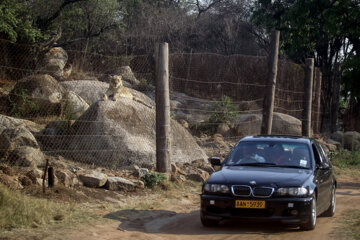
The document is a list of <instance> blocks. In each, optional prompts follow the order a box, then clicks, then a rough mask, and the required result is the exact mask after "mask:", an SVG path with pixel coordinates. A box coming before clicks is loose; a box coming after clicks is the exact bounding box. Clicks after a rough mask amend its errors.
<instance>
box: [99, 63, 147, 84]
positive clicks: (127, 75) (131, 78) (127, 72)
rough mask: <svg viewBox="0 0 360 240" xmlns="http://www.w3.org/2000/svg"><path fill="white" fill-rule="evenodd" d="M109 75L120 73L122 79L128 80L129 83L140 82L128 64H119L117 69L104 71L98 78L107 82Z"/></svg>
mask: <svg viewBox="0 0 360 240" xmlns="http://www.w3.org/2000/svg"><path fill="white" fill-rule="evenodd" d="M109 75H121V76H122V80H124V81H126V82H129V83H130V84H131V85H134V86H136V85H138V84H139V83H140V82H139V80H137V79H136V77H135V75H134V73H133V72H132V70H131V68H130V66H121V67H119V68H117V69H114V70H111V71H108V72H105V74H104V76H102V77H101V78H100V79H99V80H100V81H103V82H107V83H109Z"/></svg>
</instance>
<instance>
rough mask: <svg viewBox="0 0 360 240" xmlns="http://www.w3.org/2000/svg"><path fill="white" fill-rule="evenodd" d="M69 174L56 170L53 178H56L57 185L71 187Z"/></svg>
mask: <svg viewBox="0 0 360 240" xmlns="http://www.w3.org/2000/svg"><path fill="white" fill-rule="evenodd" d="M70 175H72V174H71V173H68V172H67V171H64V170H56V171H55V176H56V177H57V179H58V181H59V183H61V184H63V185H64V186H65V187H70V186H71V185H72V179H71V178H70Z"/></svg>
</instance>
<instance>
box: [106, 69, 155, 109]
mask: <svg viewBox="0 0 360 240" xmlns="http://www.w3.org/2000/svg"><path fill="white" fill-rule="evenodd" d="M109 78H110V81H109V88H108V90H107V91H106V93H105V94H104V97H103V99H104V100H105V101H106V100H108V99H109V98H111V99H112V100H113V101H116V100H117V99H119V97H125V98H130V99H132V100H134V101H137V102H139V103H141V104H143V105H145V106H146V107H148V108H153V106H151V105H148V104H147V103H145V102H144V101H142V100H141V99H139V98H137V97H135V96H134V95H132V94H131V93H130V92H129V90H128V89H127V88H126V87H125V86H124V85H123V83H122V77H121V75H111V76H109Z"/></svg>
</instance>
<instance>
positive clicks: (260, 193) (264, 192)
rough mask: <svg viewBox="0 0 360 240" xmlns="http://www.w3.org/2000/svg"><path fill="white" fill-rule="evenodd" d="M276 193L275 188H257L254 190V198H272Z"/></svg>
mask: <svg viewBox="0 0 360 240" xmlns="http://www.w3.org/2000/svg"><path fill="white" fill-rule="evenodd" d="M273 192H274V188H270V187H256V188H254V189H253V196H254V197H270V196H271V195H272V194H273Z"/></svg>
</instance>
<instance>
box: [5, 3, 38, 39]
mask: <svg viewBox="0 0 360 240" xmlns="http://www.w3.org/2000/svg"><path fill="white" fill-rule="evenodd" d="M0 36H2V37H5V38H7V39H8V40H10V41H13V42H16V41H18V40H20V41H23V42H30V43H34V42H36V41H37V40H38V39H40V38H41V37H42V35H41V32H40V30H39V29H38V28H37V27H36V26H34V25H33V23H32V20H31V18H30V17H29V9H28V5H27V1H24V0H2V1H1V2H0Z"/></svg>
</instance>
